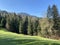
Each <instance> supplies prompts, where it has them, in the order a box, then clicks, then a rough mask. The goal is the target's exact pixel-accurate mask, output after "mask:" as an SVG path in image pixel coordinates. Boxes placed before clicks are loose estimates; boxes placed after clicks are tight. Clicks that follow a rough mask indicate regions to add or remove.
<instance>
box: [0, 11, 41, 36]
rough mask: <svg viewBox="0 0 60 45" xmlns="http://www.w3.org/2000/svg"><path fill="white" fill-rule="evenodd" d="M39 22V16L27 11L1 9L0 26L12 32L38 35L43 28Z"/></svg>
mask: <svg viewBox="0 0 60 45" xmlns="http://www.w3.org/2000/svg"><path fill="white" fill-rule="evenodd" d="M39 23H40V22H39V18H37V17H32V16H29V15H28V14H26V13H21V14H16V13H9V12H6V11H0V27H3V28H6V29H7V30H8V31H11V32H15V33H19V34H26V35H38V33H40V32H39V31H40V30H41V27H40V24H39Z"/></svg>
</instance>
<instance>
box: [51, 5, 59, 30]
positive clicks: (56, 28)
mask: <svg viewBox="0 0 60 45" xmlns="http://www.w3.org/2000/svg"><path fill="white" fill-rule="evenodd" d="M52 14H53V21H54V25H53V28H54V29H55V30H59V26H58V25H59V23H58V22H59V19H58V16H59V13H58V10H57V7H56V5H53V7H52Z"/></svg>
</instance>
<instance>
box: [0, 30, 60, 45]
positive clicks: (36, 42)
mask: <svg viewBox="0 0 60 45" xmlns="http://www.w3.org/2000/svg"><path fill="white" fill-rule="evenodd" d="M59 42H60V41H59V40H53V39H47V38H42V37H39V36H28V35H23V34H16V33H12V32H8V31H5V29H0V45H60V43H59Z"/></svg>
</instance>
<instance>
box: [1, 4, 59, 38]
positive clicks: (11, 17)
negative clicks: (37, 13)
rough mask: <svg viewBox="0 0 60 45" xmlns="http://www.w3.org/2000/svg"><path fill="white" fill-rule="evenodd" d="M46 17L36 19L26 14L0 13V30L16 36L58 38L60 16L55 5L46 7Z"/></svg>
mask: <svg viewBox="0 0 60 45" xmlns="http://www.w3.org/2000/svg"><path fill="white" fill-rule="evenodd" d="M46 15H47V17H46V18H38V17H34V16H30V15H29V14H26V13H20V14H16V13H10V12H7V11H0V28H1V27H3V28H6V29H7V30H8V31H11V32H15V33H18V34H25V35H39V36H44V37H48V38H56V37H60V15H59V12H58V9H57V7H56V5H53V6H52V7H50V6H48V9H47V14H46Z"/></svg>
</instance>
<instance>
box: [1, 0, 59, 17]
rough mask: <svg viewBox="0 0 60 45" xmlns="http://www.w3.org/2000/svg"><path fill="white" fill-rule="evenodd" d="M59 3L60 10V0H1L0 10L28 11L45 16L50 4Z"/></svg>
mask: <svg viewBox="0 0 60 45" xmlns="http://www.w3.org/2000/svg"><path fill="white" fill-rule="evenodd" d="M53 4H55V5H57V8H58V10H59V11H60V0H0V10H6V11H8V12H16V13H21V12H24V13H28V14H31V15H33V16H37V17H43V16H45V15H46V11H47V8H48V6H49V5H51V6H52V5H53Z"/></svg>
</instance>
